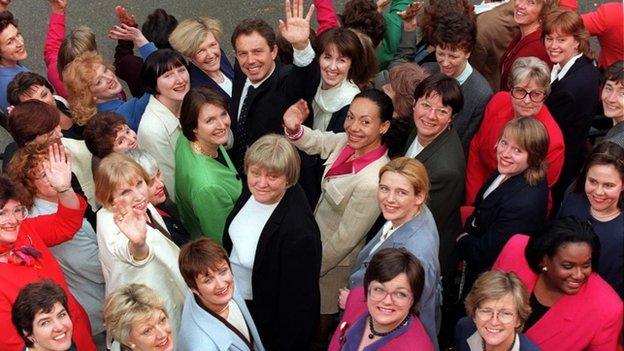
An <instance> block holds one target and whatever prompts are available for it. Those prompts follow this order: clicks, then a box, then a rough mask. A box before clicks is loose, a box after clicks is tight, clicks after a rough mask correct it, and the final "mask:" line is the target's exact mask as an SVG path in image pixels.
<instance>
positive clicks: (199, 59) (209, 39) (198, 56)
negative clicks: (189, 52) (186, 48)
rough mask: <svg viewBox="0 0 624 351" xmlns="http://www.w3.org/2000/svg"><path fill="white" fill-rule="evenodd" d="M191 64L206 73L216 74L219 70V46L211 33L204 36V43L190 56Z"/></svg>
mask: <svg viewBox="0 0 624 351" xmlns="http://www.w3.org/2000/svg"><path fill="white" fill-rule="evenodd" d="M190 59H191V62H193V64H194V65H195V66H197V67H198V68H199V69H201V70H202V71H204V72H206V73H213V72H218V71H219V70H220V69H221V46H220V45H219V42H218V41H217V39H216V38H215V36H214V34H212V32H208V34H206V38H205V39H204V41H202V42H201V44H199V46H198V47H197V52H195V54H193V56H191V58H190Z"/></svg>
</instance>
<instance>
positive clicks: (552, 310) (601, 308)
mask: <svg viewBox="0 0 624 351" xmlns="http://www.w3.org/2000/svg"><path fill="white" fill-rule="evenodd" d="M599 258H600V244H599V241H598V237H597V236H596V234H595V233H594V231H593V230H592V227H591V225H590V224H589V223H587V222H586V221H581V220H579V219H577V218H575V217H564V218H561V219H557V220H553V221H551V222H550V223H549V224H548V225H547V226H546V228H545V230H544V231H543V232H542V233H541V234H540V235H537V236H534V237H531V238H529V237H528V236H526V235H520V234H518V235H515V236H514V237H512V238H511V239H510V240H509V241H508V242H507V245H505V248H504V249H503V251H502V252H501V254H500V255H499V256H498V259H497V260H496V262H495V263H494V267H493V269H500V270H503V271H513V272H515V273H516V274H517V275H518V277H519V278H520V280H522V282H523V283H524V284H525V285H526V287H527V290H528V291H529V293H530V294H531V297H530V304H531V308H532V310H533V312H532V313H531V316H529V319H528V320H527V322H526V323H525V332H524V334H525V335H526V336H527V337H528V338H529V339H531V340H532V341H533V342H535V344H537V346H539V347H540V348H541V349H542V350H543V351H550V350H553V351H555V350H566V351H577V350H578V351H581V350H589V351H614V350H622V344H621V340H622V339H621V338H622V335H621V331H622V317H623V307H622V300H621V299H620V297H619V296H618V295H617V293H616V292H615V291H614V290H613V288H611V286H609V284H607V283H606V282H605V281H604V280H602V278H600V276H598V274H597V273H594V272H593V271H594V270H596V269H597V264H598V259H599Z"/></svg>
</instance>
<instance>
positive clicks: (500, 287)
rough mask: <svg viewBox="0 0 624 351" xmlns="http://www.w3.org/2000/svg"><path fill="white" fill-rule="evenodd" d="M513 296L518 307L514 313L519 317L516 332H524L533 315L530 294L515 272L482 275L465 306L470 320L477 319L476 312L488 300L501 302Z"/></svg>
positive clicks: (495, 272) (492, 272)
mask: <svg viewBox="0 0 624 351" xmlns="http://www.w3.org/2000/svg"><path fill="white" fill-rule="evenodd" d="M507 295H511V296H512V297H513V300H514V302H515V305H516V310H515V311H514V313H515V314H516V315H517V316H518V324H517V325H516V326H515V329H516V332H519V331H521V330H522V327H523V326H524V322H526V320H527V318H529V315H530V314H531V306H530V305H529V294H528V293H527V290H526V288H525V287H524V284H522V282H521V281H520V279H519V278H518V276H517V275H516V274H515V273H513V272H503V271H489V272H485V273H483V274H481V275H480V276H479V278H477V280H476V281H475V283H474V285H473V286H472V289H471V290H470V292H469V293H468V296H466V300H465V302H464V305H465V307H466V314H467V315H468V317H469V318H471V319H474V318H475V311H476V310H477V308H479V307H481V304H482V303H484V302H485V301H488V300H500V299H502V298H503V297H505V296H507Z"/></svg>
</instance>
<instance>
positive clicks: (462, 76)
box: [455, 61, 473, 85]
mask: <svg viewBox="0 0 624 351" xmlns="http://www.w3.org/2000/svg"><path fill="white" fill-rule="evenodd" d="M472 71H473V69H472V66H471V65H470V62H468V61H466V67H464V70H463V71H462V73H461V74H460V75H459V76H457V78H455V79H456V80H457V82H458V83H459V85H462V84H464V83H465V82H466V80H467V79H468V77H470V75H471V74H472Z"/></svg>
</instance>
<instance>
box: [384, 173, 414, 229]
mask: <svg viewBox="0 0 624 351" xmlns="http://www.w3.org/2000/svg"><path fill="white" fill-rule="evenodd" d="M377 201H378V202H379V207H380V208H381V213H382V214H383V216H384V218H385V219H386V220H388V221H391V222H392V226H393V227H394V228H397V227H399V226H400V225H402V224H404V223H405V222H407V221H409V220H410V219H412V218H413V217H414V216H415V215H416V214H417V213H418V212H419V211H420V206H422V204H423V202H424V201H425V194H416V192H415V191H414V185H413V184H412V183H411V182H410V181H409V179H407V178H406V177H405V176H404V175H402V174H400V173H397V172H392V171H386V172H384V174H382V175H381V178H380V179H379V187H378V188H377Z"/></svg>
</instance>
